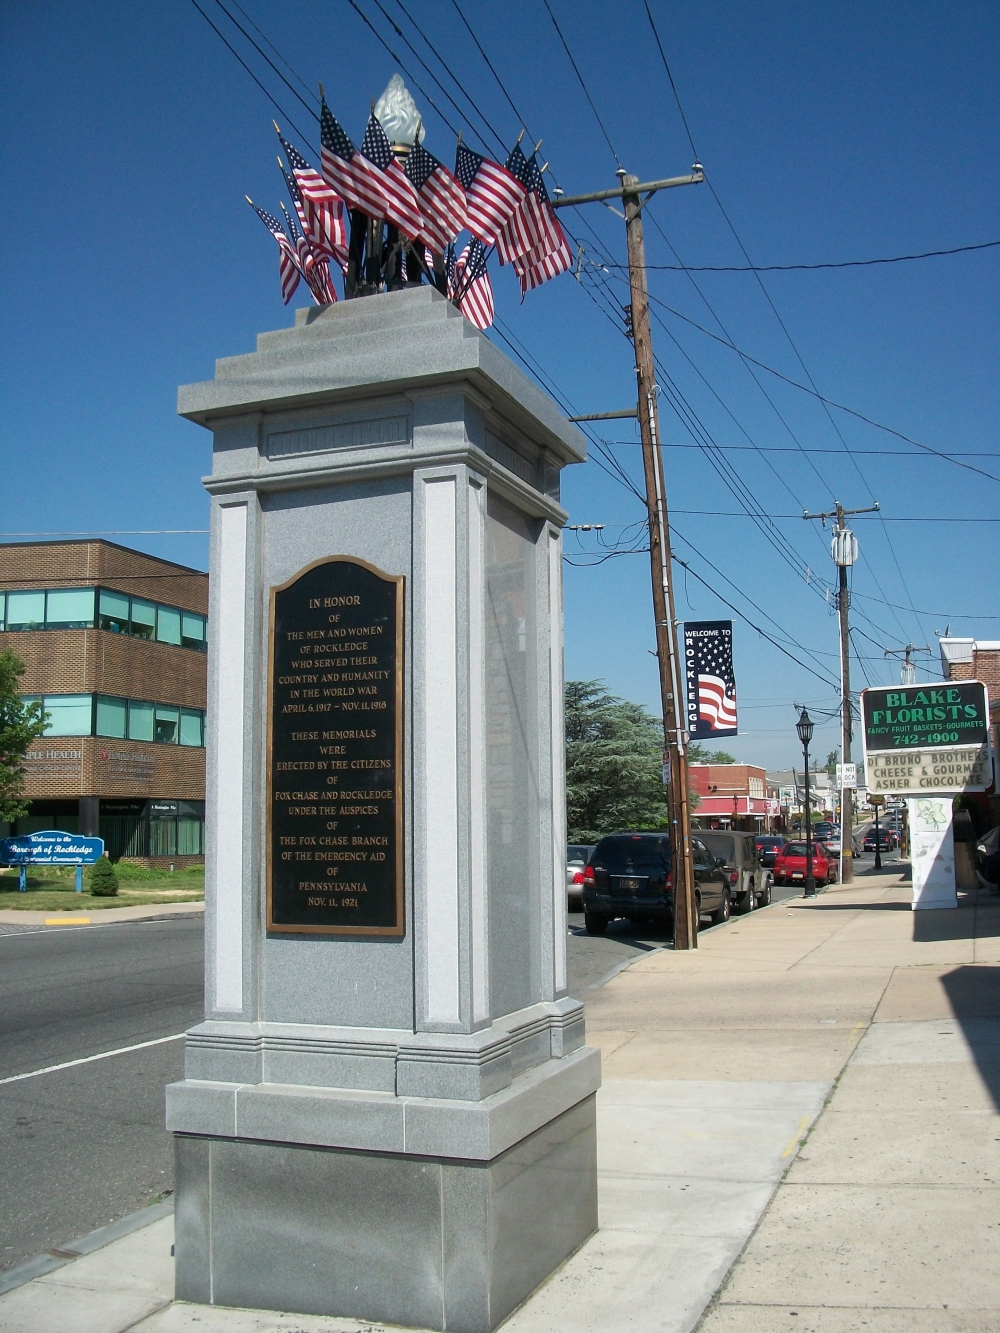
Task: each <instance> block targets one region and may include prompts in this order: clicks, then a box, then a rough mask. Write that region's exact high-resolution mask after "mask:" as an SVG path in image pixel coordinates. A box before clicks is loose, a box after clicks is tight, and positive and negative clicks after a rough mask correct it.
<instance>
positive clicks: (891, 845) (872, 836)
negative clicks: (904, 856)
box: [862, 824, 899, 852]
mask: <svg viewBox="0 0 1000 1333" xmlns="http://www.w3.org/2000/svg"><path fill="white" fill-rule="evenodd" d="M898 846H899V834H898V833H897V832H896V830H895V829H891V828H880V829H879V831H878V835H877V837H876V833H875V826H874V824H873V825H872V827H871V828H870V829H869V830H868V832H867V833H866V834H865V840H864V842H863V843H862V847H863V849H864V850H865V851H866V852H874V851H875V849H876V847H877V848H878V850H879V851H880V852H891V851H894V850H895V849H896V848H897V847H898Z"/></svg>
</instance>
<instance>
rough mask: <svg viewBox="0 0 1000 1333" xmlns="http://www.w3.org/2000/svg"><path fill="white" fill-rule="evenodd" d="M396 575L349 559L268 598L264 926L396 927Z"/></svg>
mask: <svg viewBox="0 0 1000 1333" xmlns="http://www.w3.org/2000/svg"><path fill="white" fill-rule="evenodd" d="M402 764H403V576H402V575H393V574H385V573H383V571H382V570H380V569H376V568H375V566H374V565H369V564H366V563H365V561H363V560H355V559H353V558H352V557H350V556H333V557H331V558H330V559H328V560H318V561H316V563H315V564H312V565H307V566H306V568H305V569H303V570H301V571H300V572H299V573H298V574H296V575H295V577H294V578H293V579H290V580H289V581H288V582H287V583H284V584H282V585H281V586H280V587H278V588H272V589H271V644H270V663H269V680H268V741H267V804H268V841H267V928H268V930H269V931H276V932H279V933H285V934H293V935H373V936H377V935H393V936H400V935H402V934H403V931H404V921H403V768H402Z"/></svg>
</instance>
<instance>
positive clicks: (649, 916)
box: [583, 833, 731, 935]
mask: <svg viewBox="0 0 1000 1333" xmlns="http://www.w3.org/2000/svg"><path fill="white" fill-rule="evenodd" d="M691 847H692V851H693V853H694V877H695V896H696V898H697V902H698V912H699V914H702V913H708V914H710V915H711V917H712V920H713V922H715V923H717V924H719V923H721V922H723V921H728V920H729V913H730V910H731V902H730V895H729V884H728V882H727V880H726V876H725V874H724V873H723V870H722V867H723V865H724V862H723V861H721V860H719V861H716V859H715V857H714V856H712V854H711V852H709V850H708V848H707V847H706V846H705V844H704V843H703V842H702V841H701V840H700V838H692V839H691ZM583 912H584V923H585V924H586V927H587V934H588V935H603V934H604V932H605V931H606V930H607V928H608V922H609V921H613V920H614V919H615V917H619V916H625V917H628V918H629V920H630V921H635V922H637V923H645V922H653V921H655V922H660V923H664V922H667V923H669V924H670V925H671V926H672V925H673V920H674V880H673V869H672V864H671V856H670V839H669V838H668V837H667V835H666V834H665V833H613V834H611V835H610V836H609V837H607V838H602V839H601V841H600V842H599V843H598V844H597V846H596V847H595V848H594V853H593V855H592V856H591V858H590V862H589V864H588V865H587V868H586V869H585V870H584V872H583Z"/></svg>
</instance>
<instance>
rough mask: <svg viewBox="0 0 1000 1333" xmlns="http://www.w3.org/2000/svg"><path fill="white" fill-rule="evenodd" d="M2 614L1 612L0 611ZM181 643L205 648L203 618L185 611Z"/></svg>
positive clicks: (187, 646)
mask: <svg viewBox="0 0 1000 1333" xmlns="http://www.w3.org/2000/svg"><path fill="white" fill-rule="evenodd" d="M0 614H2V611H0ZM181 643H182V645H183V646H184V647H185V648H199V649H202V650H204V647H205V617H204V616H197V615H195V614H194V613H193V612H191V611H185V612H184V614H183V615H182V616H181Z"/></svg>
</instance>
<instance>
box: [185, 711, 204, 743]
mask: <svg viewBox="0 0 1000 1333" xmlns="http://www.w3.org/2000/svg"><path fill="white" fill-rule="evenodd" d="M180 741H181V745H204V744H205V715H204V713H203V712H202V711H201V709H200V708H182V709H181V734H180Z"/></svg>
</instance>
